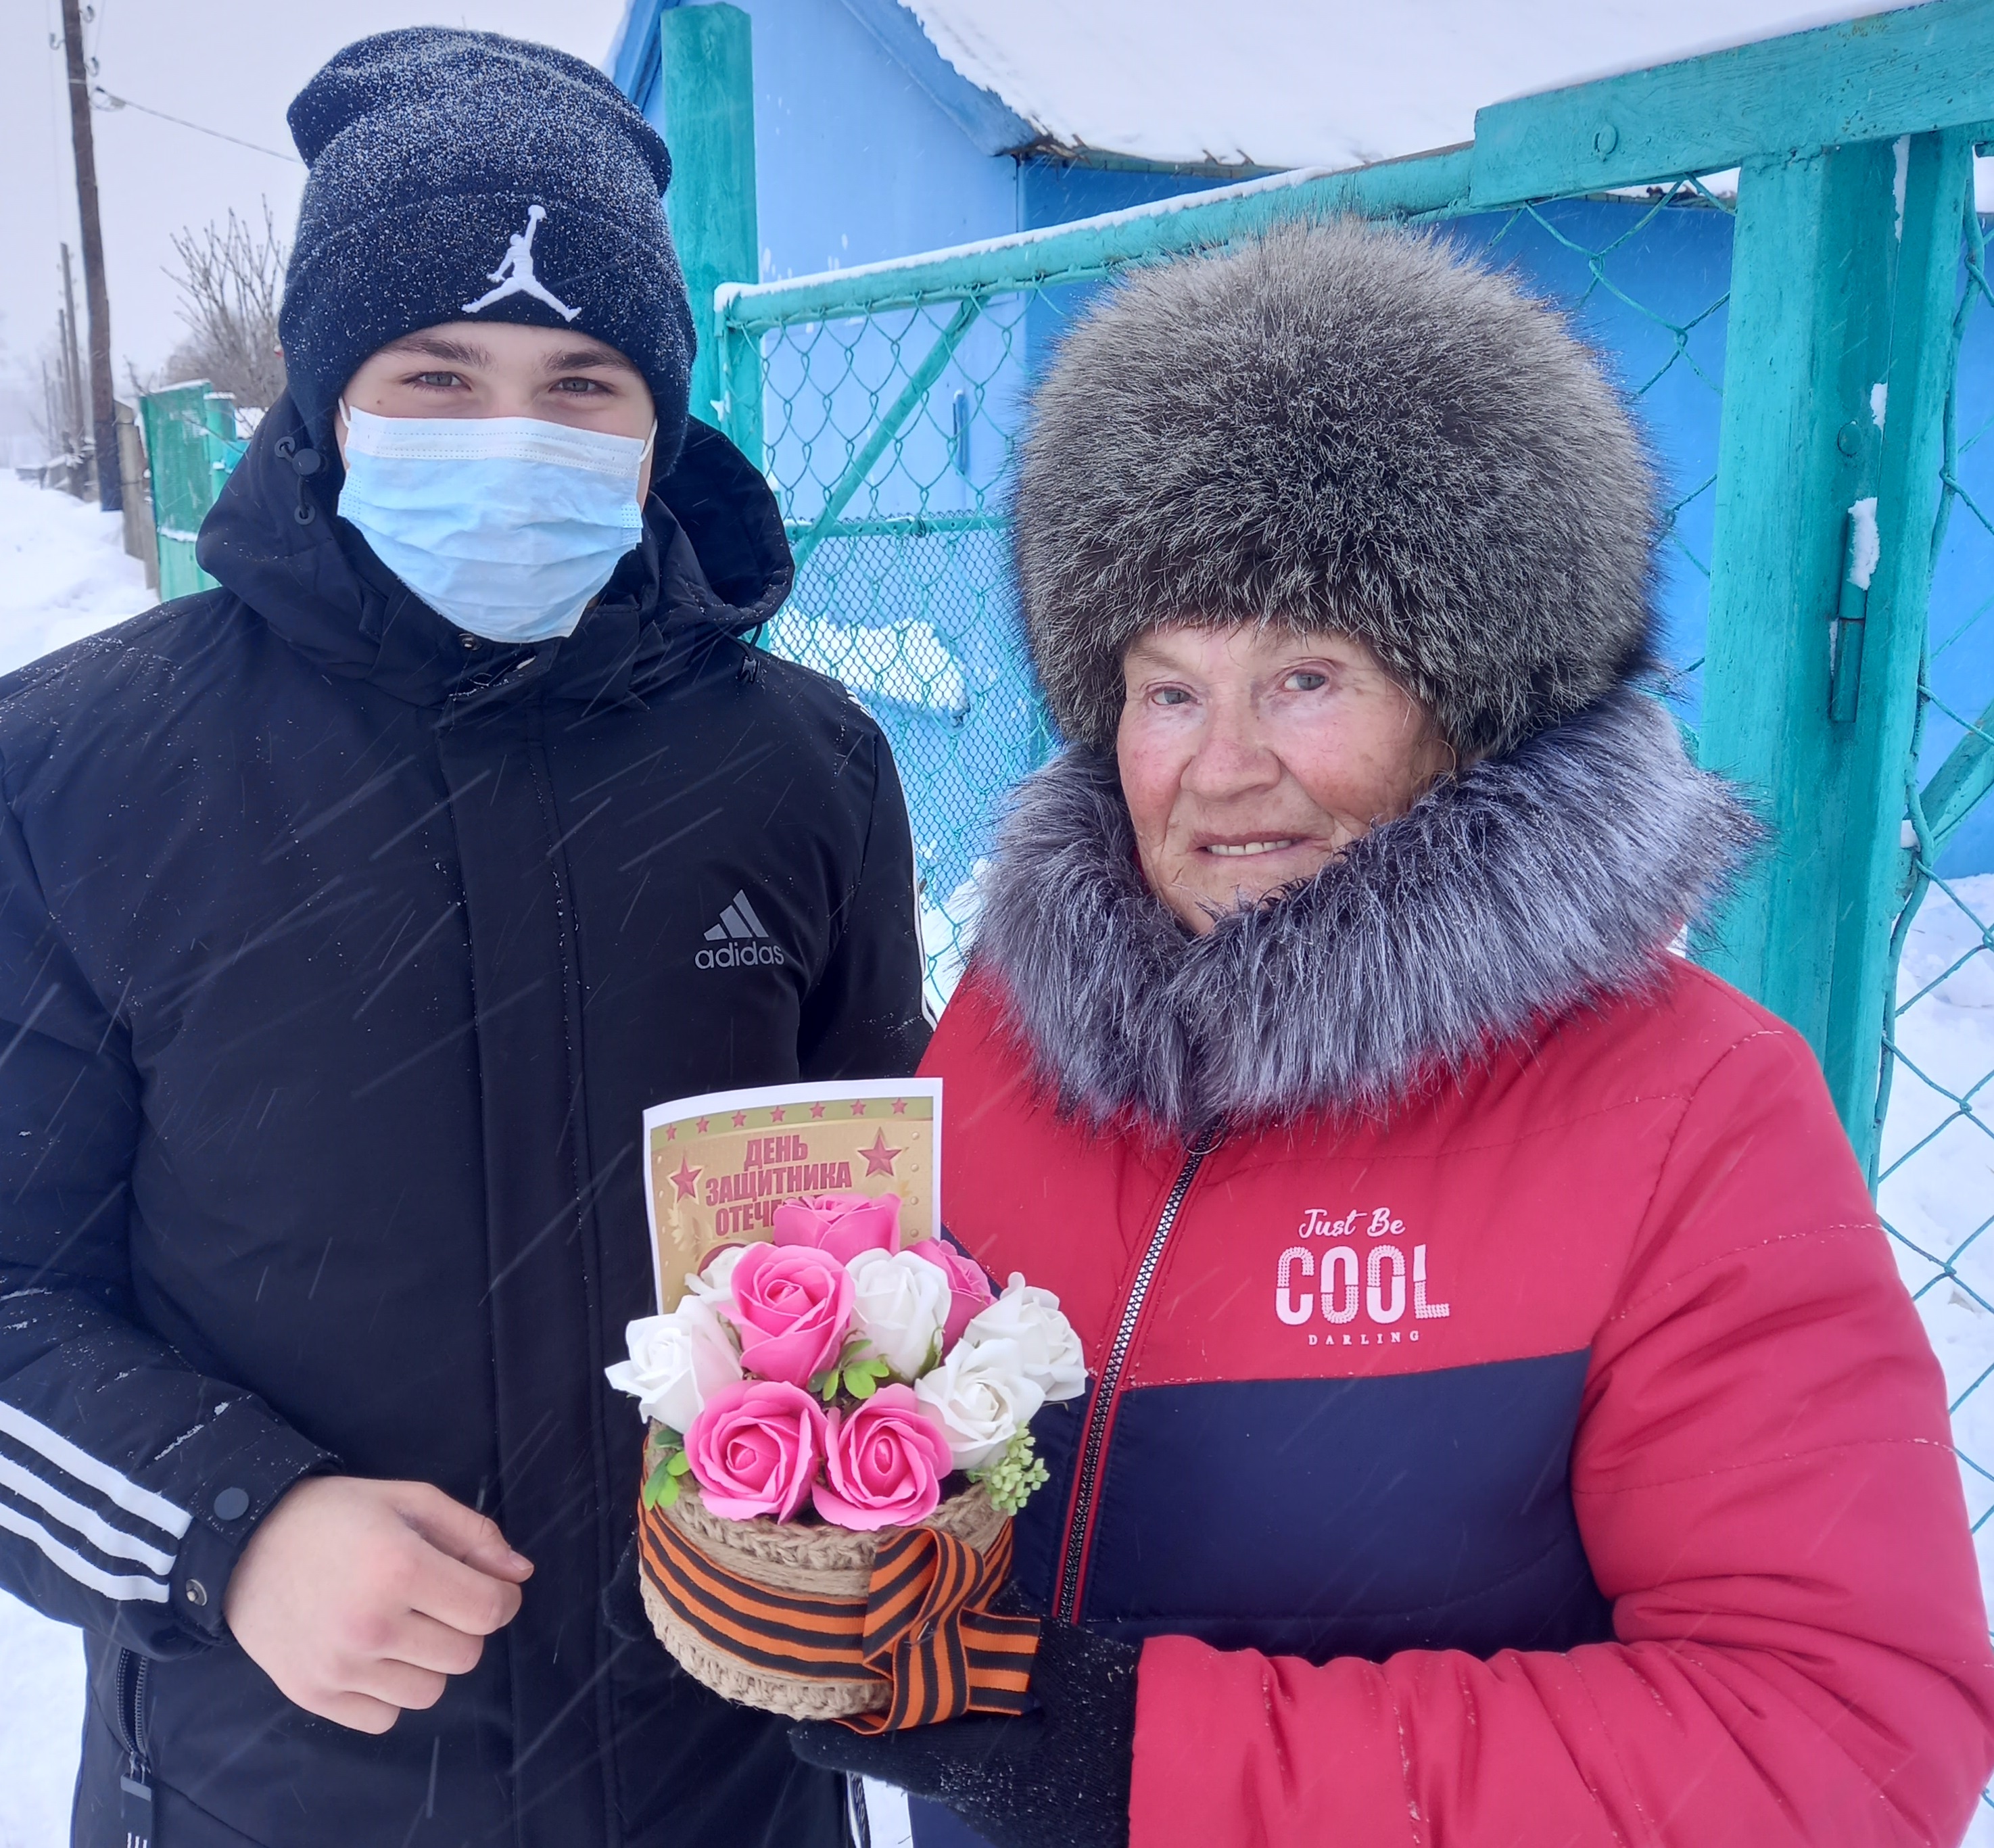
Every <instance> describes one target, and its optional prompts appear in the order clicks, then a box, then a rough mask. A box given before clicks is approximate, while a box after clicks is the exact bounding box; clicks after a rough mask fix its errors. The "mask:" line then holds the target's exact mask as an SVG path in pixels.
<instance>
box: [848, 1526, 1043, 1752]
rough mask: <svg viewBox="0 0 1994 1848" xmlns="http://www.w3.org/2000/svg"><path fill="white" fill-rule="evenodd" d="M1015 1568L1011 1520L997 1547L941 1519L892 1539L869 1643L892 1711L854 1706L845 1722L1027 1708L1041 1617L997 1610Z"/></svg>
mask: <svg viewBox="0 0 1994 1848" xmlns="http://www.w3.org/2000/svg"><path fill="white" fill-rule="evenodd" d="M1010 1570H1011V1525H1010V1523H1009V1521H1006V1523H1005V1524H1004V1528H1003V1531H1002V1532H1001V1533H1000V1534H999V1535H998V1536H997V1538H996V1540H995V1542H994V1543H993V1544H992V1546H991V1548H990V1550H989V1551H988V1552H987V1553H978V1551H976V1549H975V1548H974V1547H972V1546H970V1545H968V1544H967V1543H966V1542H964V1541H960V1540H958V1539H957V1538H956V1537H955V1536H954V1534H944V1533H943V1532H941V1531H940V1529H939V1528H936V1527H906V1528H903V1529H902V1530H901V1531H899V1532H898V1533H896V1534H894V1535H893V1537H892V1538H890V1539H888V1540H884V1541H882V1542H881V1543H880V1546H879V1551H878V1552H877V1553H876V1554H875V1555H874V1556H873V1560H872V1584H871V1586H870V1587H869V1589H868V1592H867V1595H866V1599H865V1628H864V1629H863V1630H862V1631H861V1632H860V1639H861V1641H860V1647H861V1650H862V1653H863V1654H864V1656H865V1665H866V1666H867V1667H868V1668H871V1669H872V1670H873V1671H875V1673H877V1674H879V1675H882V1676H883V1677H884V1678H886V1680H887V1681H888V1682H889V1683H890V1684H891V1685H892V1687H893V1699H892V1702H890V1704H889V1706H888V1707H887V1709H886V1712H884V1713H858V1714H854V1715H852V1716H850V1717H848V1718H847V1719H845V1721H844V1724H845V1725H846V1726H850V1727H851V1730H853V1731H854V1732H857V1733H890V1732H895V1731H897V1730H899V1728H900V1727H902V1726H932V1725H934V1723H936V1722H937V1721H938V1720H943V1719H956V1718H958V1717H959V1716H961V1715H962V1714H964V1713H1022V1712H1023V1710H1024V1706H1025V1690H1026V1688H1027V1687H1029V1686H1030V1684H1031V1679H1032V1658H1033V1656H1035V1655H1036V1654H1037V1653H1038V1647H1039V1620H1038V1619H1037V1618H1036V1617H1002V1616H999V1614H998V1613H995V1612H994V1611H992V1610H990V1609H989V1608H988V1606H989V1602H990V1599H991V1597H992V1595H993V1594H994V1593H995V1591H996V1590H997V1588H998V1587H999V1586H1001V1585H1002V1583H1003V1582H1004V1580H1005V1579H1006V1577H1007V1576H1008V1575H1009V1572H1010Z"/></svg>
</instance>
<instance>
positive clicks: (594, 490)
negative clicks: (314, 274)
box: [339, 403, 657, 642]
mask: <svg viewBox="0 0 1994 1848" xmlns="http://www.w3.org/2000/svg"><path fill="white" fill-rule="evenodd" d="M339 413H340V415H341V417H343V418H344V420H345V423H346V480H345V482H344V485H343V486H341V489H340V491H339V511H340V514H341V517H342V518H344V519H349V520H351V522H352V523H353V524H354V525H355V526H358V528H359V529H360V530H361V533H363V534H364V535H365V538H366V540H367V543H368V544H369V545H370V546H372V547H373V548H374V554H375V557H378V558H379V560H380V561H381V562H382V564H385V566H386V567H388V568H389V571H392V572H393V573H394V574H395V575H396V577H397V578H400V579H401V581H403V583H404V584H406V585H407V586H408V587H409V589H410V590H412V591H414V592H415V593H416V595H417V596H419V597H420V598H422V600H423V602H425V603H427V605H429V606H430V609H433V610H434V611H436V612H437V614H438V615H441V616H444V617H445V618H447V619H448V620H449V621H451V622H454V623H455V624H456V625H457V627H458V628H460V629H468V630H469V631H470V632H471V633H472V634H473V635H478V636H485V638H486V639H488V640H489V641H493V642H544V641H546V640H547V639H549V638H550V636H567V635H572V634H573V633H574V628H575V625H576V624H577V622H580V621H581V613H582V612H583V611H584V609H587V608H588V605H589V603H590V602H591V599H593V598H594V595H595V594H596V592H597V591H599V590H601V588H602V587H603V585H605V584H607V583H608V581H609V574H610V573H611V572H612V571H615V568H616V565H617V561H618V560H619V559H621V558H622V557H623V555H624V554H625V553H626V552H628V551H629V550H631V549H632V547H634V546H635V545H636V543H637V541H638V539H639V537H640V536H641V535H642V532H643V530H644V516H643V510H642V509H641V508H640V507H639V506H638V504H637V480H638V477H639V474H640V472H641V471H642V468H643V465H644V458H645V457H646V456H647V455H649V454H650V451H651V443H652V440H653V437H656V434H657V427H656V424H653V426H652V428H651V435H650V436H649V437H645V439H644V440H643V441H642V442H639V441H638V440H637V439H636V437H612V436H605V435H604V434H601V432H600V431H598V430H570V429H569V428H568V427H567V425H566V424H564V423H543V422H542V421H541V420H540V419H539V418H537V417H375V415H374V414H373V413H372V412H371V411H364V410H348V408H347V406H345V404H344V403H341V406H340V407H339Z"/></svg>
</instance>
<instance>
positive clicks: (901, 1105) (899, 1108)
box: [893, 1097, 907, 1116]
mask: <svg viewBox="0 0 1994 1848" xmlns="http://www.w3.org/2000/svg"><path fill="white" fill-rule="evenodd" d="M906 1113H907V1100H906V1099H905V1098H904V1097H896V1098H895V1099H893V1114H894V1115H895V1116H906Z"/></svg>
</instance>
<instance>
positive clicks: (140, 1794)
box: [118, 1752, 152, 1848]
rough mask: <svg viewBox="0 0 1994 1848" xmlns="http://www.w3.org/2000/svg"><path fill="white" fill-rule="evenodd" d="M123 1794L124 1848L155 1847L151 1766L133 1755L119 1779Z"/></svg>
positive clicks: (137, 1755) (136, 1755) (126, 1762)
mask: <svg viewBox="0 0 1994 1848" xmlns="http://www.w3.org/2000/svg"><path fill="white" fill-rule="evenodd" d="M118 1788H119V1789H120V1790H121V1791H123V1793H124V1798H125V1802H124V1810H125V1815H124V1821H125V1848H152V1766H151V1765H149V1764H147V1763H146V1761H145V1760H144V1759H143V1758H142V1757H139V1754H137V1753H136V1752H134V1753H132V1754H131V1755H130V1756H129V1757H128V1758H127V1759H126V1760H125V1774H124V1776H123V1777H122V1778H119V1779H118Z"/></svg>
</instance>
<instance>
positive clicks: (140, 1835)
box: [118, 1649, 152, 1848]
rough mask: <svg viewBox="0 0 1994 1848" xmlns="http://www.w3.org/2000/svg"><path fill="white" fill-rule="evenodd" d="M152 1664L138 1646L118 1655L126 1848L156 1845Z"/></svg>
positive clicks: (119, 1783)
mask: <svg viewBox="0 0 1994 1848" xmlns="http://www.w3.org/2000/svg"><path fill="white" fill-rule="evenodd" d="M150 1667H151V1664H150V1663H149V1662H148V1661H146V1658H145V1657H143V1656H142V1655H141V1654H139V1653H138V1651H136V1650H133V1649H125V1650H121V1651H119V1652H118V1737H119V1740H120V1741H121V1743H122V1744H123V1746H124V1747H125V1774H124V1775H123V1776H122V1777H121V1778H119V1779H118V1790H119V1791H120V1793H121V1795H122V1798H123V1804H122V1820H123V1822H124V1824H125V1848H152V1760H151V1758H150V1757H148V1756H147V1754H146V1673H147V1671H148V1670H149V1668H150Z"/></svg>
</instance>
